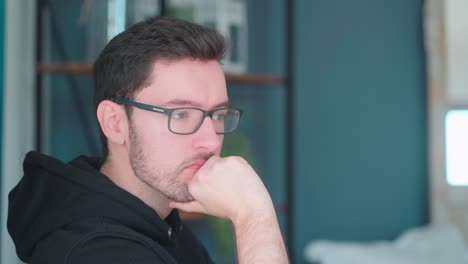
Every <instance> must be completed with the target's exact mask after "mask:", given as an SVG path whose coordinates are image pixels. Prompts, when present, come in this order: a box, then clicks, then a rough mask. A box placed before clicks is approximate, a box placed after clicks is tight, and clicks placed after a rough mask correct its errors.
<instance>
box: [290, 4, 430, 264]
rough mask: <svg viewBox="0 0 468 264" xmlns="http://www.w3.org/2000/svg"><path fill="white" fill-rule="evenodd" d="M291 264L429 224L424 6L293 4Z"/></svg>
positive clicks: (390, 236)
mask: <svg viewBox="0 0 468 264" xmlns="http://www.w3.org/2000/svg"><path fill="white" fill-rule="evenodd" d="M295 4H296V6H295V14H296V15H295V18H294V23H295V32H294V33H295V38H294V41H295V46H294V49H295V56H294V61H295V62H294V67H295V69H296V72H295V76H294V82H295V83H296V86H295V95H294V100H295V113H296V114H295V119H294V123H295V126H294V129H295V133H294V136H295V142H294V148H295V153H294V156H295V164H294V166H295V171H296V174H295V175H294V177H295V178H294V179H295V196H294V197H295V198H294V199H295V201H296V203H295V215H294V217H295V219H294V224H295V232H294V235H295V240H294V242H295V248H294V256H295V259H296V262H295V263H305V262H304V260H303V249H304V246H305V245H306V244H307V243H308V242H309V241H311V240H314V239H334V240H358V241H368V240H374V239H393V238H395V237H396V236H397V235H398V234H400V232H402V231H404V230H406V229H408V228H410V227H414V226H418V225H422V224H425V223H427V221H428V175H427V158H426V157H427V143H426V140H427V131H426V127H427V124H426V92H425V69H424V63H425V61H424V53H423V36H422V4H423V3H422V1H421V0H392V1H388V0H355V1H338V0H326V1H325V0H323V1H318V0H297V1H295Z"/></svg>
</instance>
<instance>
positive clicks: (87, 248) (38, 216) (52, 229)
mask: <svg viewBox="0 0 468 264" xmlns="http://www.w3.org/2000/svg"><path fill="white" fill-rule="evenodd" d="M100 166H101V161H100V160H99V159H96V158H86V157H83V156H81V157H79V158H77V159H75V160H73V161H71V162H70V163H63V162H61V161H59V160H56V159H54V158H51V157H48V156H45V155H42V154H39V153H37V152H30V153H28V155H27V156H26V158H25V160H24V164H23V167H24V177H23V178H22V179H21V181H20V182H19V183H18V185H17V186H16V187H15V188H14V189H13V190H12V191H11V192H10V195H9V208H8V223H7V225H8V231H9V233H10V235H11V237H12V238H13V241H14V242H15V245H16V251H17V253H18V256H19V257H20V259H21V260H22V261H25V262H28V263H32V264H59V263H60V264H65V263H67V264H68V263H70V264H78V263H86V264H94V263H96V264H97V263H99V264H101V263H113V264H114V263H119V264H127V263H128V264H130V263H132V264H146V263H148V264H149V263H152V264H154V263H212V261H211V260H210V258H209V257H208V254H207V253H206V250H205V249H204V248H203V246H202V245H201V244H200V243H199V241H198V240H197V239H196V238H195V237H194V236H193V234H192V233H191V232H190V230H189V229H188V228H187V227H186V226H185V225H184V224H183V223H182V222H181V221H180V218H179V215H178V213H177V211H176V210H174V211H173V212H172V213H171V214H170V215H169V216H168V217H167V218H166V219H165V220H162V219H161V218H160V217H159V216H158V214H157V213H156V212H155V211H154V210H153V209H152V208H150V207H149V206H147V205H146V204H145V203H143V202H142V201H141V200H140V199H138V198H137V197H135V196H133V195H131V194H130V193H128V192H126V191H125V190H123V189H121V188H119V187H118V186H117V185H115V184H114V183H113V182H112V181H110V180H109V178H107V177H106V176H105V175H103V174H101V173H100V172H99V168H100Z"/></svg>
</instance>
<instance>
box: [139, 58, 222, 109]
mask: <svg viewBox="0 0 468 264" xmlns="http://www.w3.org/2000/svg"><path fill="white" fill-rule="evenodd" d="M135 98H136V99H137V100H138V101H141V102H146V103H152V104H159V105H161V104H165V103H167V102H169V101H173V100H187V101H193V102H196V103H198V104H200V105H203V106H207V107H209V106H210V105H215V104H218V103H220V102H223V101H226V100H227V89H226V80H225V77H224V72H223V70H222V68H221V66H220V64H219V63H218V62H217V61H216V60H210V61H200V60H193V59H183V60H177V61H172V62H160V61H159V62H156V63H154V64H153V69H152V74H151V76H150V81H149V85H148V86H147V87H145V88H143V89H142V90H141V91H140V92H138V93H137V94H136V96H135Z"/></svg>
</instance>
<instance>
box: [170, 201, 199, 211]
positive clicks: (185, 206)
mask: <svg viewBox="0 0 468 264" xmlns="http://www.w3.org/2000/svg"><path fill="white" fill-rule="evenodd" d="M169 206H170V207H172V208H176V209H179V210H182V211H185V212H190V213H206V212H205V210H204V209H203V206H202V205H201V204H200V203H199V202H197V201H191V202H185V203H181V202H175V201H171V202H170V203H169Z"/></svg>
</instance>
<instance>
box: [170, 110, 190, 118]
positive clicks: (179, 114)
mask: <svg viewBox="0 0 468 264" xmlns="http://www.w3.org/2000/svg"><path fill="white" fill-rule="evenodd" d="M172 118H174V119H185V118H188V112H187V111H177V112H174V113H172Z"/></svg>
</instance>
